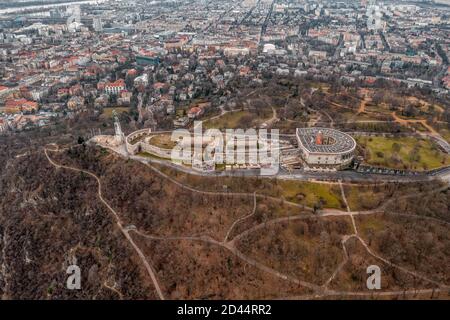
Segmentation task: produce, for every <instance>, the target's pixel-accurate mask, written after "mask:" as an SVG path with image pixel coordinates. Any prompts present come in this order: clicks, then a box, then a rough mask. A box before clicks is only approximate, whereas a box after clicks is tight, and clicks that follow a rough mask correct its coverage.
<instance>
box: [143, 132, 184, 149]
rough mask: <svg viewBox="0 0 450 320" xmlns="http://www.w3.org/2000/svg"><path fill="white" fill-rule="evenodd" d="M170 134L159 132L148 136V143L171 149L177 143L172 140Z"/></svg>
mask: <svg viewBox="0 0 450 320" xmlns="http://www.w3.org/2000/svg"><path fill="white" fill-rule="evenodd" d="M170 138H171V135H170V134H159V135H156V136H152V137H151V138H150V144H152V145H154V146H155V147H158V148H163V149H173V148H174V147H175V146H176V145H177V144H176V142H175V141H172V140H171V139H170Z"/></svg>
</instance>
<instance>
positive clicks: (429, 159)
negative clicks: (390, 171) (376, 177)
mask: <svg viewBox="0 0 450 320" xmlns="http://www.w3.org/2000/svg"><path fill="white" fill-rule="evenodd" d="M356 140H357V143H358V145H360V146H361V147H363V148H364V149H365V150H366V157H365V161H366V162H367V163H368V164H371V165H375V166H383V167H388V168H394V169H412V170H430V169H435V168H439V167H442V166H445V165H449V164H450V158H449V156H448V155H446V154H445V153H444V152H442V151H441V150H440V149H439V148H438V146H437V145H436V144H435V143H434V142H432V141H431V140H429V139H420V138H415V137H398V138H385V137H356ZM394 144H396V145H397V148H396V147H395V146H394ZM396 149H397V150H396Z"/></svg>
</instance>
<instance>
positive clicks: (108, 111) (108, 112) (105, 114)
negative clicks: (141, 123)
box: [101, 107, 130, 118]
mask: <svg viewBox="0 0 450 320" xmlns="http://www.w3.org/2000/svg"><path fill="white" fill-rule="evenodd" d="M113 110H116V112H117V113H118V114H119V113H124V112H128V111H129V110H130V108H129V107H115V108H104V109H103V113H102V115H101V116H102V117H104V118H111V117H112V113H113Z"/></svg>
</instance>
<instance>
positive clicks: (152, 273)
mask: <svg viewBox="0 0 450 320" xmlns="http://www.w3.org/2000/svg"><path fill="white" fill-rule="evenodd" d="M47 151H58V150H48V149H44V153H45V156H46V157H47V160H48V161H49V162H50V163H51V164H52V165H53V166H54V167H55V168H57V169H58V168H61V169H67V170H72V171H76V172H83V173H85V174H87V175H89V176H91V177H93V178H94V179H95V180H96V181H97V185H98V190H97V195H98V197H99V199H100V201H101V202H102V203H103V204H104V205H105V206H106V207H107V208H108V209H109V211H110V212H111V213H112V215H113V217H114V220H115V221H116V224H117V226H118V228H119V229H120V231H121V232H122V234H123V235H124V236H125V238H126V239H127V240H128V242H129V243H130V244H131V246H132V247H133V249H134V250H135V251H136V253H137V254H138V256H139V258H140V259H141V261H142V263H143V264H144V266H145V268H146V270H147V272H148V274H149V276H150V278H151V279H152V282H153V284H154V286H155V289H156V292H157V293H158V296H159V298H160V299H161V300H164V295H163V293H162V290H161V288H160V286H159V283H158V279H157V278H156V275H155V271H154V270H153V268H152V266H151V265H150V264H149V263H148V261H147V258H146V257H145V255H144V254H143V253H142V251H141V249H139V247H138V246H137V245H136V243H135V242H134V241H133V239H132V238H131V237H130V235H129V232H128V230H126V229H125V228H124V227H123V225H122V222H121V220H120V216H119V214H118V213H117V212H116V211H115V210H114V209H113V208H112V207H111V206H110V205H109V203H108V202H107V201H106V200H105V199H104V198H103V195H102V183H101V181H100V178H99V177H97V176H96V175H95V174H94V173H92V172H90V171H87V170H83V169H79V168H74V167H70V166H64V165H60V164H58V163H56V162H54V161H53V160H52V159H51V158H50V156H49V155H48V152H47Z"/></svg>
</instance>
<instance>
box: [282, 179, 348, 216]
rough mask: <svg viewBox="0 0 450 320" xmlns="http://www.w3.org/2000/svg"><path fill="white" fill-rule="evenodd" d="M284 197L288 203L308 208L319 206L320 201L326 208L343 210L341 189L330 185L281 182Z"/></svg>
mask: <svg viewBox="0 0 450 320" xmlns="http://www.w3.org/2000/svg"><path fill="white" fill-rule="evenodd" d="M279 186H280V187H281V188H282V195H283V196H284V197H285V198H286V200H288V201H292V202H297V203H300V204H305V205H307V206H308V207H313V206H314V205H317V204H318V203H319V202H320V201H321V202H322V206H323V207H324V208H335V209H341V208H342V201H341V193H340V190H339V187H337V186H332V185H329V184H321V183H312V182H298V181H286V180H282V181H279Z"/></svg>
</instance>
